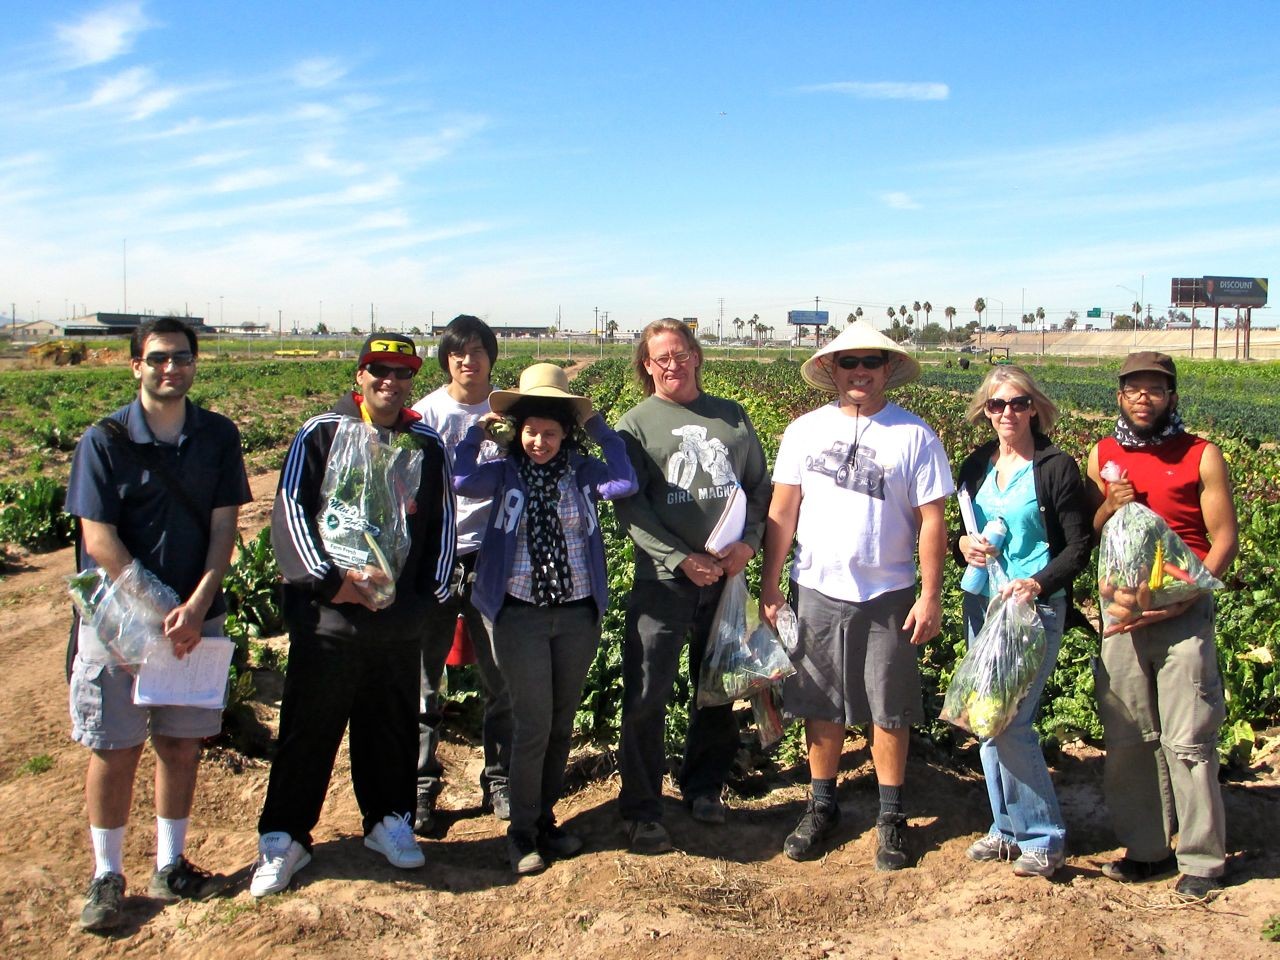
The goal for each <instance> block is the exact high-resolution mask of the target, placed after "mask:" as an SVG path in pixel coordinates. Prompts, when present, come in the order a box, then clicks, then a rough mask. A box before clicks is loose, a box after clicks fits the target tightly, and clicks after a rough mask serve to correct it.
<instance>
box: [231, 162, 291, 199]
mask: <svg viewBox="0 0 1280 960" xmlns="http://www.w3.org/2000/svg"><path fill="white" fill-rule="evenodd" d="M289 177H290V173H289V171H288V170H285V169H283V168H280V167H274V168H270V167H258V168H256V169H250V170H241V171H239V172H238V173H230V174H227V175H226V176H223V177H218V178H217V179H216V180H214V181H213V192H214V193H237V192H240V191H243V190H260V189H262V188H263V187H274V186H276V185H277V184H281V183H285V182H286V181H288V179H289Z"/></svg>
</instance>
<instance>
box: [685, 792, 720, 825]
mask: <svg viewBox="0 0 1280 960" xmlns="http://www.w3.org/2000/svg"><path fill="white" fill-rule="evenodd" d="M689 812H690V814H692V816H693V819H695V820H697V821H698V822H699V823H724V822H725V819H726V808H725V805H724V800H722V799H721V798H720V794H718V793H702V794H699V795H698V796H696V797H694V798H693V802H692V803H690V804H689Z"/></svg>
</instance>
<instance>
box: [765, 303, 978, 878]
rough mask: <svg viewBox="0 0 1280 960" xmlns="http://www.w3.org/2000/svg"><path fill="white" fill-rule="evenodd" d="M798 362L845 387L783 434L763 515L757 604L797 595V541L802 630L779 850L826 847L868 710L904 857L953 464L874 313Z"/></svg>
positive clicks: (814, 851) (790, 692)
mask: <svg viewBox="0 0 1280 960" xmlns="http://www.w3.org/2000/svg"><path fill="white" fill-rule="evenodd" d="M801 374H802V375H803V376H804V378H805V380H806V381H808V382H809V383H810V384H811V385H812V386H815V387H817V388H818V389H820V390H824V391H826V392H827V393H833V394H835V400H834V401H833V402H832V403H830V404H827V405H826V406H823V407H820V408H818V409H817V410H814V411H812V412H810V413H807V414H805V415H804V416H802V417H800V418H799V419H797V420H796V421H795V422H793V423H792V424H791V425H790V426H789V427H787V430H786V432H785V433H784V434H783V437H782V445H781V447H780V448H779V450H778V458H777V462H776V464H775V465H774V471H773V500H772V502H771V503H770V505H769V518H768V521H767V523H766V525H765V540H764V566H763V569H762V571H761V578H760V579H761V591H760V593H761V595H760V607H761V613H762V615H763V616H764V618H765V619H766V620H768V621H769V622H770V623H774V622H775V618H776V616H777V612H778V609H779V608H780V607H781V606H782V605H783V604H784V603H786V600H785V599H784V598H783V595H782V592H781V590H780V589H779V587H778V581H779V579H780V578H781V575H782V565H783V563H784V562H785V560H786V557H787V553H788V552H789V551H790V549H791V546H792V542H793V541H794V543H795V558H794V561H793V563H792V566H791V577H790V579H791V582H792V593H793V599H794V602H795V605H796V615H797V618H798V620H799V623H800V635H799V647H798V648H797V650H796V652H795V653H794V654H793V655H792V660H793V662H794V663H795V666H796V674H795V675H794V676H792V677H789V678H788V679H787V680H786V681H785V685H784V687H783V706H784V709H785V710H786V712H787V713H788V714H789V715H790V716H793V717H800V718H803V719H804V721H805V737H806V740H807V741H808V747H809V773H810V778H811V782H812V795H811V798H810V801H809V804H808V808H807V809H806V811H805V814H804V816H803V817H802V818H801V820H800V823H799V824H798V825H797V826H796V828H795V830H793V831H792V832H791V834H790V835H789V836H788V837H787V839H786V842H785V843H784V844H783V851H784V852H785V853H786V854H787V856H789V857H791V858H792V859H793V860H808V859H813V858H815V857H818V856H821V855H822V854H823V853H824V852H825V850H826V846H827V844H826V841H827V840H828V838H829V837H830V836H831V834H832V832H833V831H834V830H835V829H836V827H837V825H838V824H839V822H840V807H839V805H838V804H837V802H836V789H835V787H836V773H837V771H838V769H839V765H840V754H841V751H842V749H843V746H844V737H845V728H846V727H848V726H853V725H859V724H867V723H869V724H870V740H871V760H872V764H873V765H874V767H875V771H876V780H877V782H878V784H879V791H880V814H879V817H878V818H877V820H876V836H877V846H876V869H878V870H898V869H900V868H902V867H904V866H906V864H907V859H908V857H907V852H906V844H905V836H904V832H905V827H906V817H905V816H904V814H903V806H902V787H903V781H904V780H905V778H906V769H907V749H908V744H909V734H910V728H911V724H912V723H918V722H919V721H921V720H922V719H923V705H922V698H921V691H920V671H919V667H918V665H917V662H916V656H917V647H918V646H919V645H920V644H923V643H926V642H928V641H929V640H932V639H933V638H934V637H936V636H937V635H938V631H939V628H940V625H941V621H942V607H941V593H942V565H943V560H944V557H945V554H946V549H947V532H946V525H945V523H944V520H943V506H944V503H945V501H946V498H947V496H948V495H949V494H951V493H953V492H954V489H955V488H954V485H953V484H952V480H951V467H950V465H949V464H948V463H947V457H946V454H945V452H944V451H943V449H942V444H941V442H940V441H939V440H938V437H937V435H936V434H935V433H934V432H933V431H932V430H931V429H930V428H929V427H928V426H927V425H926V424H925V423H924V421H923V420H921V419H920V418H919V417H917V416H915V415H914V414H911V413H909V412H907V411H906V410H904V409H902V408H901V407H899V406H898V405H896V404H894V403H890V402H889V401H888V400H887V399H886V398H885V391H886V390H888V389H891V388H893V387H897V386H901V385H902V384H905V383H909V382H910V381H912V380H914V379H916V378H917V377H918V376H919V375H920V365H919V363H917V362H916V361H915V359H913V358H912V357H911V356H910V355H909V354H908V353H907V352H906V351H905V350H903V349H902V347H900V346H899V345H898V344H897V343H895V342H894V341H892V340H890V339H889V338H888V337H886V336H884V335H883V334H881V333H879V332H878V331H877V330H875V329H874V328H873V327H872V326H871V325H870V324H868V323H864V322H862V321H856V322H854V323H852V324H850V325H849V326H848V327H847V328H846V329H845V331H844V332H843V333H842V334H840V336H838V337H837V338H836V339H835V340H833V341H831V342H830V343H829V344H827V345H826V346H825V347H823V348H822V349H821V350H819V351H818V352H817V353H816V354H815V355H814V356H813V357H811V358H810V359H809V360H808V361H806V362H805V364H804V366H803V367H802V368H801ZM917 549H918V551H919V557H920V565H919V592H918V594H917V571H916V553H917Z"/></svg>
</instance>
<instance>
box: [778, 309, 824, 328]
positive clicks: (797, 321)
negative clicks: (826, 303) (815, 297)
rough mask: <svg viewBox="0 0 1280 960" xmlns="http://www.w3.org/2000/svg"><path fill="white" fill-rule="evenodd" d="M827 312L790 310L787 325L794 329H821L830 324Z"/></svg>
mask: <svg viewBox="0 0 1280 960" xmlns="http://www.w3.org/2000/svg"><path fill="white" fill-rule="evenodd" d="M830 316H831V315H830V314H829V313H828V312H827V311H826V310H788V311H787V323H789V324H791V325H792V326H793V327H821V326H825V325H826V324H827V323H829V322H830Z"/></svg>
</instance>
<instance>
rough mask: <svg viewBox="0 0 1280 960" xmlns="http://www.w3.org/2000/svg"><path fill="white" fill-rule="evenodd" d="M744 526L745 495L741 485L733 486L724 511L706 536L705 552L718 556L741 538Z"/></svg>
mask: <svg viewBox="0 0 1280 960" xmlns="http://www.w3.org/2000/svg"><path fill="white" fill-rule="evenodd" d="M746 526H747V495H746V494H745V493H743V492H742V487H734V488H733V493H732V495H730V497H729V502H728V503H726V504H725V507H724V512H723V513H722V514H720V520H719V521H718V522H717V523H716V525H715V529H713V530H712V531H711V535H710V536H708V537H707V545H706V551H707V553H709V554H711V555H712V556H713V557H718V556H720V554H721V553H722V552H723V551H724V550H725V549H727V548H728V547H730V546H732V545H733V544H735V543H737V542H738V541H739V540H741V539H742V533H743V531H744V530H745V529H746Z"/></svg>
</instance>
